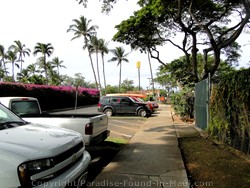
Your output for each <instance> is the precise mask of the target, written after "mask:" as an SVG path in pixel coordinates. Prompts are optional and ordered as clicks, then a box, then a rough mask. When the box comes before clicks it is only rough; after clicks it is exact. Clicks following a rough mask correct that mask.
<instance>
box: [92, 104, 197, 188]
mask: <svg viewBox="0 0 250 188" xmlns="http://www.w3.org/2000/svg"><path fill="white" fill-rule="evenodd" d="M187 130H189V131H190V132H189V134H197V130H195V129H192V128H191V129H190V128H189V127H188V129H187ZM181 134H184V132H182V129H181V128H180V127H179V126H178V125H175V124H174V122H173V120H172V117H171V111H170V106H169V105H163V104H162V105H160V108H159V110H158V111H157V112H156V114H155V115H153V116H152V117H150V118H149V119H148V120H147V121H146V123H145V124H144V126H142V129H141V130H139V131H138V132H137V133H136V134H135V135H134V136H133V137H132V138H131V140H130V142H129V144H128V145H127V146H126V147H125V148H124V149H123V150H121V151H120V152H119V153H118V154H117V156H116V157H115V159H114V160H113V161H112V162H111V163H110V164H109V165H107V166H106V167H105V168H104V169H103V171H102V172H101V173H100V174H99V175H98V176H97V177H96V178H95V180H94V181H93V182H89V183H88V187H118V188H119V187H153V188H154V187H185V188H188V187H189V182H188V178H187V173H186V170H185V167H184V163H183V159H182V156H181V152H180V149H179V146H178V138H177V136H180V135H181Z"/></svg>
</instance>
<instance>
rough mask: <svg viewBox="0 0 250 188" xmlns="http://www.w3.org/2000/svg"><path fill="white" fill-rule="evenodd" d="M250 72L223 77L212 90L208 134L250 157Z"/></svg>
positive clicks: (242, 71) (234, 73)
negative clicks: (249, 154) (248, 154)
mask: <svg viewBox="0 0 250 188" xmlns="http://www.w3.org/2000/svg"><path fill="white" fill-rule="evenodd" d="M249 91H250V69H246V70H240V71H237V72H233V73H230V74H228V75H227V76H224V78H223V79H222V80H221V81H220V83H219V84H216V85H214V86H213V89H212V94H211V101H210V124H209V133H210V134H211V135H213V136H215V137H217V138H218V139H219V140H220V141H223V142H226V143H228V144H230V145H232V146H233V147H235V148H237V149H240V150H242V151H244V152H247V153H250V140H249V139H250V93H249Z"/></svg>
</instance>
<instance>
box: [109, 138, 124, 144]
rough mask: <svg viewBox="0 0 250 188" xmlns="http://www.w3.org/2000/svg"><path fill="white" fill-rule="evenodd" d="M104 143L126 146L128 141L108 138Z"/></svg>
mask: <svg viewBox="0 0 250 188" xmlns="http://www.w3.org/2000/svg"><path fill="white" fill-rule="evenodd" d="M105 141H107V142H114V143H116V144H127V143H128V141H129V140H125V139H123V138H111V137H108V138H107V139H106V140H105Z"/></svg>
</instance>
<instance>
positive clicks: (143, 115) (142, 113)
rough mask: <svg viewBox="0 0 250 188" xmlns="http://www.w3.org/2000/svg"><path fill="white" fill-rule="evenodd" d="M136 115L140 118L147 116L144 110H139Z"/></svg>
mask: <svg viewBox="0 0 250 188" xmlns="http://www.w3.org/2000/svg"><path fill="white" fill-rule="evenodd" d="M138 115H139V116H141V117H146V116H147V111H146V110H145V109H140V110H139V112H138Z"/></svg>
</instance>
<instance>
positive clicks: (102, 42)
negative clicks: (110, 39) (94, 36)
mask: <svg viewBox="0 0 250 188" xmlns="http://www.w3.org/2000/svg"><path fill="white" fill-rule="evenodd" d="M99 51H100V53H101V56H102V71H103V81H104V89H105V94H106V93H107V91H106V90H107V89H106V88H107V84H106V76H105V65H104V54H108V53H109V49H108V43H107V42H105V40H104V39H99Z"/></svg>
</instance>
